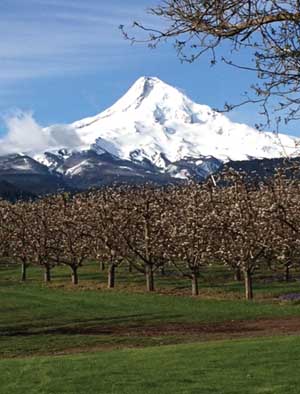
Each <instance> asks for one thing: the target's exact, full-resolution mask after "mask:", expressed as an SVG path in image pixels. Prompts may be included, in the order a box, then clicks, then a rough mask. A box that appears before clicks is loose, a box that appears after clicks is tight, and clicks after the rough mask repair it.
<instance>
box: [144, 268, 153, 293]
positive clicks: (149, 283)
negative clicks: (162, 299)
mask: <svg viewBox="0 0 300 394" xmlns="http://www.w3.org/2000/svg"><path fill="white" fill-rule="evenodd" d="M146 282H147V291H154V276H153V268H152V266H151V265H146Z"/></svg>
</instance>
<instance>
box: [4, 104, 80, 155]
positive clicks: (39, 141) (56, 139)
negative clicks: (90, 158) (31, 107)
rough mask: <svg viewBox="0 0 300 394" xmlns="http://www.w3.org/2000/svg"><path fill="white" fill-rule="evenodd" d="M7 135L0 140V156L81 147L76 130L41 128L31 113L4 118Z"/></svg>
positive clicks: (68, 128) (69, 127)
mask: <svg viewBox="0 0 300 394" xmlns="http://www.w3.org/2000/svg"><path fill="white" fill-rule="evenodd" d="M4 122H5V125H6V129H7V133H6V134H5V135H4V137H3V138H1V139H0V155H6V154H11V153H19V152H22V153H28V154H35V153H40V152H44V151H46V150H52V149H60V148H67V149H75V148H77V147H80V146H82V142H81V140H80V137H79V136H78V134H77V132H76V129H74V128H73V127H72V126H70V125H54V126H51V127H48V128H43V127H41V126H40V125H39V124H38V123H37V121H36V120H35V119H34V117H33V115H32V113H28V112H22V111H18V112H17V113H16V114H14V115H12V116H6V117H5V118H4Z"/></svg>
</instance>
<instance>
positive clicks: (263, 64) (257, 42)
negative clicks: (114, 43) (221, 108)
mask: <svg viewBox="0 0 300 394" xmlns="http://www.w3.org/2000/svg"><path fill="white" fill-rule="evenodd" d="M149 12H150V13H151V14H152V15H154V16H156V17H157V18H160V20H161V22H163V23H162V25H163V26H164V27H163V28H162V29H161V30H157V29H152V28H151V27H148V26H145V25H144V24H143V23H139V22H135V23H134V26H135V27H138V28H139V29H141V30H143V31H144V32H146V33H147V34H146V39H145V41H146V42H148V43H149V45H150V46H151V47H155V46H156V45H157V44H158V43H160V42H161V41H172V42H173V43H174V45H175V48H176V50H177V53H178V56H179V57H180V59H182V60H183V61H189V62H194V61H195V60H196V59H198V58H199V57H201V56H202V55H204V54H205V53H207V52H209V53H210V55H211V64H212V65H214V64H216V63H217V62H218V61H222V62H224V63H226V64H228V65H231V66H233V67H237V68H238V69H243V70H250V71H254V72H255V73H256V75H257V78H258V79H257V83H256V84H255V85H252V86H251V88H252V90H251V92H250V93H245V97H244V98H243V99H242V102H241V103H238V104H236V105H234V104H225V110H230V109H232V108H234V107H236V106H239V105H241V104H244V103H250V102H254V103H259V104H260V105H261V107H262V114H263V115H265V116H266V119H267V123H268V124H270V123H271V116H270V114H271V110H272V111H274V113H275V116H274V118H275V121H276V124H279V123H280V122H282V121H284V122H285V123H287V122H288V121H290V120H297V119H299V118H300V98H299V92H300V79H299V73H300V1H299V0H285V1H281V0H268V1H264V0H161V2H160V4H159V5H158V6H157V7H155V8H152V9H150V10H149ZM121 28H122V27H121ZM122 29H123V28H122ZM123 32H124V29H123ZM124 34H125V36H126V38H128V39H131V40H132V41H135V42H138V41H143V40H140V39H139V37H130V35H129V34H128V32H124ZM138 36H139V35H138ZM221 47H223V48H224V49H225V51H224V50H223V51H222V54H219V53H218V49H219V48H221ZM245 51H246V52H245ZM224 52H226V55H224ZM241 53H246V54H247V55H248V60H249V61H248V62H247V63H246V64H243V63H242V60H241V56H240V55H241ZM243 59H244V56H243ZM272 117H273V116H272ZM272 120H273V119H272ZM258 126H259V125H258ZM260 126H262V125H260Z"/></svg>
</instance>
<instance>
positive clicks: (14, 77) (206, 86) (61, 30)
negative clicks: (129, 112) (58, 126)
mask: <svg viewBox="0 0 300 394" xmlns="http://www.w3.org/2000/svg"><path fill="white" fill-rule="evenodd" d="M157 2H158V0H127V1H124V0H110V1H109V2H108V1H103V0H1V2H0V19H1V20H0V34H1V41H0V115H1V120H0V134H3V133H5V119H6V118H7V117H8V116H13V114H14V113H16V112H17V111H20V110H21V111H25V112H32V113H33V115H34V118H35V119H36V120H37V122H38V123H39V124H40V125H42V126H46V125H49V124H54V123H68V122H71V121H74V120H77V119H80V118H82V117H86V116H91V115H93V114H96V113H98V112H100V111H102V110H103V109H105V108H106V107H108V106H109V105H111V104H112V103H113V102H114V101H115V100H116V99H118V98H119V97H120V96H121V95H122V94H123V93H125V91H126V90H127V89H128V88H129V87H130V86H131V85H132V83H133V82H134V81H135V80H136V79H137V78H139V77H140V76H142V75H150V76H157V77H159V78H161V79H162V80H164V81H165V82H167V83H170V84H172V85H174V86H177V87H179V88H181V89H182V90H183V91H185V93H186V94H187V95H188V96H190V97H191V98H192V99H194V100H195V101H197V102H199V103H202V104H208V105H210V106H212V107H222V105H223V104H224V102H225V101H229V102H238V101H239V99H240V97H241V95H240V94H241V93H242V92H244V91H245V90H246V89H247V87H248V86H249V84H251V82H253V79H252V78H253V75H251V74H248V73H246V72H237V70H234V69H231V68H230V67H229V68H228V67H226V66H224V65H217V66H215V67H213V68H211V67H210V66H209V64H208V61H207V59H202V60H199V61H197V62H195V63H194V64H182V63H181V62H180V60H179V59H178V58H177V57H176V53H175V51H174V49H173V48H172V46H171V45H169V44H162V45H161V46H159V47H158V48H157V49H155V50H153V49H149V48H147V46H146V45H134V46H132V45H130V43H129V42H128V41H125V40H124V39H123V37H122V35H121V33H120V31H119V29H118V26H119V25H120V24H123V25H125V26H130V25H131V24H132V22H133V21H134V20H139V21H143V22H145V23H148V24H150V25H154V26H156V27H157V24H159V23H161V22H160V21H158V20H156V19H153V18H152V17H151V16H150V15H149V14H147V12H146V9H147V8H149V7H151V6H154V5H156V3H157ZM229 116H230V118H231V119H233V120H235V121H240V122H245V123H248V124H250V125H251V124H252V125H253V124H254V123H256V122H257V121H258V116H257V108H255V107H251V106H250V107H249V106H247V107H243V108H239V109H238V110H236V111H234V112H233V113H231V114H230V115H229ZM282 131H285V132H288V133H292V134H295V135H300V132H297V125H295V124H291V125H289V126H288V128H287V129H286V130H282Z"/></svg>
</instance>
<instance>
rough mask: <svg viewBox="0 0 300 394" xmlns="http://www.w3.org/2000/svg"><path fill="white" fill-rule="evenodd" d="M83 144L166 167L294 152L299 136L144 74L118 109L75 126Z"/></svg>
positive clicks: (82, 121)
mask: <svg viewBox="0 0 300 394" xmlns="http://www.w3.org/2000/svg"><path fill="white" fill-rule="evenodd" d="M72 127H74V128H75V129H76V130H77V133H78V135H79V137H80V138H81V140H82V141H83V144H84V145H85V146H86V147H93V148H94V149H96V150H98V151H100V152H101V151H107V152H110V153H111V154H113V155H115V156H118V157H120V158H123V159H128V160H142V159H144V158H146V159H148V160H150V161H151V162H152V163H153V164H155V165H157V166H158V167H162V168H163V167H165V164H166V160H167V161H169V162H175V161H178V160H182V159H185V158H187V157H192V158H198V157H202V156H213V157H215V158H217V159H219V160H222V161H225V160H246V159H249V158H273V157H280V156H283V155H286V154H291V153H294V151H295V139H294V138H292V137H289V136H287V135H279V136H276V135H275V134H273V133H267V132H265V133H263V132H259V131H257V130H255V129H253V128H251V127H249V126H246V125H244V124H238V123H233V122H231V121H230V120H229V119H228V118H227V117H226V116H224V115H222V114H220V113H217V112H215V111H213V110H212V109H211V108H210V107H208V106H206V105H200V104H196V103H194V102H193V101H192V100H190V99H189V98H188V97H187V96H186V95H185V94H183V93H182V92H181V91H179V90H178V89H176V88H174V87H172V86H170V85H167V84H166V83H164V82H162V81H161V80H159V79H158V78H151V77H142V78H140V79H138V80H137V81H136V82H135V83H134V85H133V86H132V87H131V88H130V89H129V91H128V92H127V93H126V94H125V95H124V96H123V97H122V98H121V99H120V100H119V101H117V102H116V103H115V104H114V105H113V106H112V107H110V108H108V109H107V110H106V111H104V112H102V113H100V114H99V115H97V116H95V117H91V118H86V119H83V120H80V121H78V122H75V123H73V124H72Z"/></svg>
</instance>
